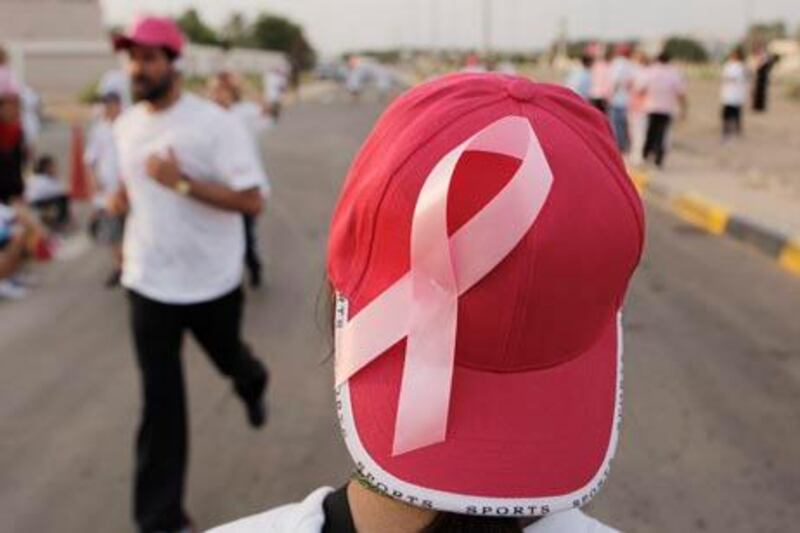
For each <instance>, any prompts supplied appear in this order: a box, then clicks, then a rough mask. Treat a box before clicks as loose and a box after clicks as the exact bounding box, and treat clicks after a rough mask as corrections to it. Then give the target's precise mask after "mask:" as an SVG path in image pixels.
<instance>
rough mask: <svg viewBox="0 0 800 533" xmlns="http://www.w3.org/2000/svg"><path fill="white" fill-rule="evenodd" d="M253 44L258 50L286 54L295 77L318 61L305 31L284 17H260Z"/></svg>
mask: <svg viewBox="0 0 800 533" xmlns="http://www.w3.org/2000/svg"><path fill="white" fill-rule="evenodd" d="M251 43H252V44H253V45H254V46H256V47H257V48H262V49H264V50H276V51H279V52H283V53H285V54H286V55H287V57H288V58H289V62H290V63H291V65H292V72H293V73H295V75H296V74H298V73H299V72H300V71H303V70H307V69H309V68H311V67H313V66H314V62H315V61H316V54H315V53H314V49H313V48H312V47H311V44H309V42H308V40H307V39H306V36H305V34H304V33H303V29H302V28H301V27H300V26H298V25H297V24H294V23H293V22H291V21H290V20H289V19H286V18H284V17H279V16H275V15H261V16H259V17H258V18H257V19H256V21H255V23H254V24H253V27H252V29H251Z"/></svg>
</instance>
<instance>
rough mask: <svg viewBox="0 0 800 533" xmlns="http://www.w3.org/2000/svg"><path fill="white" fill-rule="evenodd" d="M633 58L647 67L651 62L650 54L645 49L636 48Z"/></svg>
mask: <svg viewBox="0 0 800 533" xmlns="http://www.w3.org/2000/svg"><path fill="white" fill-rule="evenodd" d="M633 60H634V61H636V63H638V64H639V65H643V66H645V67H646V66H648V65H649V64H650V56H649V55H647V52H645V51H644V50H636V53H635V54H634V55H633Z"/></svg>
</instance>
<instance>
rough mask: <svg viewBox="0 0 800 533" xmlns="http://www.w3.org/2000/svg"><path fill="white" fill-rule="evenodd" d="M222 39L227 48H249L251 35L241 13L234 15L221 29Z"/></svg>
mask: <svg viewBox="0 0 800 533" xmlns="http://www.w3.org/2000/svg"><path fill="white" fill-rule="evenodd" d="M221 33H222V38H223V40H224V41H225V43H226V44H227V45H228V46H244V47H247V46H250V45H251V44H252V35H251V29H250V25H249V24H248V22H247V19H246V18H245V17H244V15H242V14H241V13H234V14H233V15H231V18H229V19H228V22H226V23H225V26H223V27H222V32H221Z"/></svg>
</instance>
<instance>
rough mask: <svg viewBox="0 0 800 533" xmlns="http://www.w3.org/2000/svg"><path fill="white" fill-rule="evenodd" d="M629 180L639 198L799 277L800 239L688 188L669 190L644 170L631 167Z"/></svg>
mask: <svg viewBox="0 0 800 533" xmlns="http://www.w3.org/2000/svg"><path fill="white" fill-rule="evenodd" d="M630 176H631V179H632V180H633V183H634V185H636V189H637V190H638V191H639V194H641V195H642V197H651V198H653V199H654V200H658V201H659V202H660V203H663V204H664V205H666V206H667V207H668V208H669V210H670V211H672V212H673V213H674V214H675V215H677V216H678V217H680V218H681V219H682V220H685V221H686V222H688V223H690V224H692V225H693V226H696V227H698V228H700V229H702V230H704V231H705V232H707V233H709V234H711V235H717V236H725V237H728V238H732V239H734V240H736V241H739V242H741V243H744V244H746V245H748V246H750V247H751V248H753V249H755V250H757V251H759V252H760V253H762V254H764V255H766V256H768V257H770V258H772V259H773V260H774V261H776V262H777V263H778V264H779V265H780V266H781V267H782V268H784V269H785V270H786V271H788V272H790V273H792V274H794V275H795V276H800V239H792V238H791V237H789V236H787V235H786V234H784V233H783V232H782V231H779V230H777V229H775V228H772V227H769V226H767V225H765V224H763V223H761V222H759V221H756V220H752V219H750V218H748V217H746V216H744V215H741V214H739V213H735V212H733V211H731V210H730V209H728V208H727V207H725V206H724V205H722V204H720V203H718V202H714V201H712V200H709V199H707V198H704V197H703V196H702V195H699V194H697V193H695V192H691V191H673V190H671V189H669V188H668V187H666V186H664V185H663V184H660V183H654V182H653V181H652V180H651V179H650V176H649V175H648V174H647V173H646V172H642V171H638V170H631V171H630Z"/></svg>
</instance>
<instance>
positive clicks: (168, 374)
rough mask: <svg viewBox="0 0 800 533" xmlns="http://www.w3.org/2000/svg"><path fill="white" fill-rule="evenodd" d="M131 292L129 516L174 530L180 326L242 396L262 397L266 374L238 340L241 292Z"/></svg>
mask: <svg viewBox="0 0 800 533" xmlns="http://www.w3.org/2000/svg"><path fill="white" fill-rule="evenodd" d="M129 295H130V309H131V325H132V328H133V339H134V345H135V350H136V357H137V361H138V364H139V369H140V371H141V378H142V393H143V397H144V402H143V409H142V419H141V423H140V426H139V433H138V436H137V440H136V470H135V475H134V478H135V479H134V518H135V520H136V523H137V525H138V526H139V529H140V531H142V532H153V531H174V530H178V529H180V528H182V527H184V526H186V525H187V523H188V518H187V516H186V513H185V512H184V510H183V491H184V480H185V477H186V465H187V454H188V448H189V445H188V436H187V428H188V423H187V412H186V395H185V391H184V381H183V367H182V363H181V357H180V351H181V343H182V339H183V333H184V331H185V330H189V331H191V332H192V334H193V335H194V337H195V338H196V339H197V341H198V342H199V343H200V345H201V346H202V347H203V349H204V350H205V352H206V354H208V356H209V358H210V359H211V361H212V362H213V363H214V365H215V366H216V367H217V369H218V370H219V371H220V372H221V373H222V374H224V375H226V376H228V377H229V378H231V379H232V380H233V383H234V388H235V390H236V393H237V394H238V395H239V397H240V398H242V399H243V400H245V401H248V400H254V399H257V398H259V397H260V396H261V394H263V392H264V388H265V386H266V381H267V371H266V369H265V368H264V366H263V365H262V364H261V363H260V362H259V361H258V360H257V359H256V358H255V357H253V355H252V354H251V352H250V349H249V348H248V347H247V346H246V345H245V344H244V343H243V342H242V340H241V337H240V328H241V322H242V309H243V305H244V296H243V293H242V290H241V289H236V290H235V291H233V292H231V293H230V294H227V295H225V296H223V297H221V298H218V299H216V300H212V301H210V302H204V303H199V304H191V305H171V304H164V303H160V302H156V301H153V300H150V299H148V298H145V297H144V296H142V295H140V294H137V293H135V292H133V291H131V292H130V293H129Z"/></svg>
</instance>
